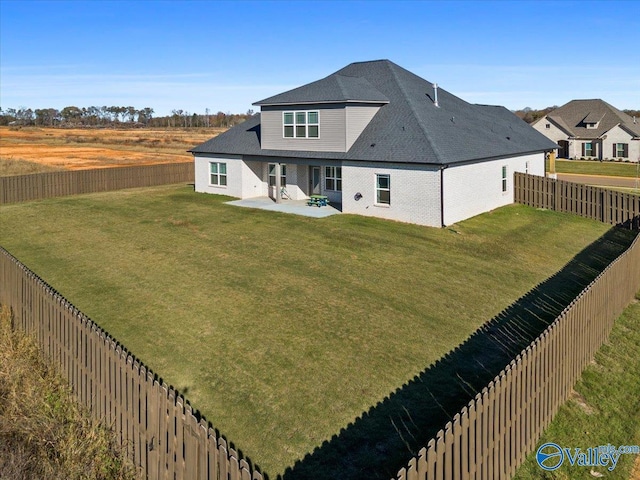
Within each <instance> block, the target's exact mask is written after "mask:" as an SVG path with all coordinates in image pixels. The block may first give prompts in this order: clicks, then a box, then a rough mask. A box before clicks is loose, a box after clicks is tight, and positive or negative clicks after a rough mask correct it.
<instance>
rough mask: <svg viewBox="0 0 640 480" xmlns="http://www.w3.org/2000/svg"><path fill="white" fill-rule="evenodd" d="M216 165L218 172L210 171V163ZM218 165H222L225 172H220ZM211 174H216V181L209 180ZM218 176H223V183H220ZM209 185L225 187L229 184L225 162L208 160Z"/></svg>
mask: <svg viewBox="0 0 640 480" xmlns="http://www.w3.org/2000/svg"><path fill="white" fill-rule="evenodd" d="M214 164H215V165H218V173H212V172H211V165H214ZM220 165H224V170H225V173H220ZM211 175H217V176H218V183H212V182H211ZM220 177H224V178H225V185H222V184H221V183H220ZM209 186H210V187H216V188H227V187H228V186H229V171H228V170H227V162H209Z"/></svg>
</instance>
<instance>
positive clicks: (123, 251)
mask: <svg viewBox="0 0 640 480" xmlns="http://www.w3.org/2000/svg"><path fill="white" fill-rule="evenodd" d="M227 200H228V198H223V197H219V196H214V195H206V194H196V193H194V192H193V189H192V188H190V187H187V186H165V187H157V188H152V189H134V190H127V191H120V192H110V193H104V194H93V195H84V196H76V197H66V198H59V199H50V200H45V201H39V202H32V203H27V204H16V205H6V206H2V207H0V223H1V225H2V228H0V245H2V246H3V247H5V248H6V249H7V250H9V251H10V252H11V253H13V254H14V255H15V256H16V257H18V258H19V259H20V260H22V261H23V262H24V263H25V264H26V265H27V266H28V267H29V268H31V269H32V270H34V271H35V272H37V273H38V274H39V275H40V276H41V277H42V278H44V280H45V281H47V282H48V283H49V284H51V285H53V286H54V287H55V288H56V289H57V290H58V291H60V292H61V293H62V294H63V295H64V296H65V297H67V298H68V299H69V300H70V301H71V302H72V303H73V304H75V305H76V306H77V307H78V308H80V309H81V310H82V311H84V312H85V313H86V314H88V315H89V316H90V317H91V318H92V319H93V320H94V321H96V322H97V323H98V324H99V325H101V326H102V327H103V328H104V329H105V330H107V331H108V332H109V333H110V334H111V335H113V336H114V337H115V338H116V339H117V340H118V341H121V342H122V343H123V344H124V345H126V346H127V348H128V349H129V350H130V351H131V352H132V353H133V354H134V355H136V356H137V357H138V358H140V359H141V360H142V361H143V362H144V363H145V364H147V365H148V366H149V367H150V368H151V369H153V370H154V371H155V372H157V373H159V374H161V375H162V376H163V377H164V379H165V380H166V381H167V382H169V383H171V384H172V385H174V386H175V387H177V388H178V389H179V390H180V391H181V392H182V393H184V394H185V395H186V397H187V398H188V399H189V400H190V401H191V402H192V404H193V405H194V406H195V407H196V408H197V409H199V410H200V411H201V412H203V414H204V415H205V416H206V417H207V418H208V419H209V420H210V421H212V422H213V423H214V425H215V427H217V428H219V429H220V431H221V432H222V433H223V434H225V435H226V436H228V438H229V439H230V440H232V441H233V442H235V443H236V445H237V446H238V447H239V448H241V449H242V450H243V452H244V453H245V454H246V455H248V456H249V457H250V458H252V459H253V460H254V461H255V462H257V463H258V464H259V465H260V466H261V467H262V468H263V469H264V470H266V471H267V472H268V473H270V474H271V476H272V477H274V476H275V475H276V474H277V473H281V472H283V471H284V469H285V468H286V467H287V466H291V465H292V464H293V463H294V462H295V461H296V460H297V459H300V458H302V457H303V456H304V455H305V454H306V453H308V452H311V451H312V450H313V449H314V447H316V446H319V445H320V444H321V443H322V442H323V441H324V440H327V439H330V438H331V436H332V435H334V434H336V433H338V432H339V430H340V428H341V427H344V426H346V425H347V424H348V423H349V422H352V421H353V420H354V419H355V418H356V417H358V416H360V415H361V414H362V412H363V411H366V410H368V409H369V408H370V407H371V406H373V405H375V404H376V403H377V402H379V401H380V400H382V399H383V398H384V397H385V396H386V395H388V394H389V393H390V392H392V391H394V390H395V389H396V388H398V387H400V386H401V385H403V384H404V383H405V382H407V380H409V379H411V378H413V377H414V375H416V374H418V373H419V372H421V371H422V370H424V369H425V368H426V367H427V366H428V365H429V364H431V363H432V362H434V361H435V360H437V359H438V358H440V357H441V356H442V355H443V354H445V353H446V352H448V351H449V350H451V349H452V348H453V347H455V346H456V345H458V344H460V343H461V342H463V341H464V340H465V338H467V336H468V335H469V334H470V333H472V332H473V331H474V330H475V329H477V328H478V327H479V326H480V325H481V324H482V323H484V322H485V321H487V320H489V319H491V318H492V317H493V316H495V315H496V314H498V313H499V312H500V311H502V310H503V309H504V308H505V307H506V306H508V305H509V304H511V303H512V302H514V301H515V300H516V299H518V298H519V297H520V296H522V295H524V294H525V293H526V292H527V291H529V290H530V289H531V288H532V287H534V286H535V285H536V284H538V283H539V282H541V281H542V280H544V279H545V278H547V277H549V276H550V275H552V274H553V273H554V272H556V271H558V270H559V269H560V268H562V266H563V265H565V264H566V263H567V262H568V261H569V260H570V259H571V258H572V257H573V256H574V255H575V254H576V253H577V252H579V251H580V250H581V249H583V248H584V247H585V246H586V245H588V244H590V243H591V242H593V241H594V240H595V239H597V238H598V237H600V236H601V235H602V234H604V233H605V232H606V231H607V229H608V227H607V226H605V225H602V224H599V223H596V222H592V221H588V220H585V219H582V218H579V217H575V216H570V215H565V214H558V213H555V212H550V211H544V210H536V209H532V208H528V207H524V206H519V205H513V206H509V207H506V208H502V209H499V210H496V211H494V212H492V213H489V214H485V215H481V216H478V217H475V218H473V219H470V220H467V221H465V222H461V223H460V224H457V225H454V226H453V227H451V228H447V229H434V228H426V227H420V226H415V225H408V224H402V223H396V222H389V221H384V220H378V219H373V218H365V217H361V216H354V215H336V216H332V217H329V218H326V219H313V218H307V217H300V216H294V215H286V214H278V213H273V212H264V211H256V210H251V209H245V208H238V207H233V206H229V205H225V204H224V202H225V201H227ZM407 458H408V455H407Z"/></svg>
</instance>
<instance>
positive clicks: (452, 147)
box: [191, 60, 557, 165]
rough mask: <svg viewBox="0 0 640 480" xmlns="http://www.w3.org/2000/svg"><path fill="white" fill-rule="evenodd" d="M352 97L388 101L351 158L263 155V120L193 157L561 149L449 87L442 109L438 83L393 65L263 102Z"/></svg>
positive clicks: (443, 155)
mask: <svg viewBox="0 0 640 480" xmlns="http://www.w3.org/2000/svg"><path fill="white" fill-rule="evenodd" d="M345 79H347V80H346V82H345ZM345 83H346V84H347V87H346V88H345ZM314 85H316V86H319V88H318V89H317V90H316V88H315V87H313V86H314ZM341 87H342V88H341ZM376 92H378V93H377V94H376ZM347 93H353V94H354V95H353V96H354V97H355V98H357V100H354V101H361V100H364V99H365V98H367V97H369V98H368V100H370V101H377V102H379V103H383V101H382V98H383V97H384V99H385V100H386V101H388V104H384V105H382V107H381V108H380V110H379V111H378V113H377V114H376V115H375V116H374V117H373V119H372V120H371V122H369V125H367V127H366V128H365V129H364V131H363V132H362V134H361V135H360V136H359V137H358V139H357V140H356V141H355V143H354V144H353V145H352V146H351V148H350V149H349V150H348V151H347V152H311V151H286V150H266V149H261V148H260V115H259V114H257V115H255V116H254V117H252V118H251V119H249V120H248V121H247V122H245V123H243V124H240V125H238V126H236V127H233V128H232V129H230V130H228V131H227V132H225V133H223V134H221V135H219V136H218V137H215V138H213V139H211V140H209V141H208V142H205V143H203V144H202V145H199V146H197V147H195V148H194V149H193V150H191V151H192V152H193V153H221V154H244V155H260V156H277V157H284V158H287V157H288V158H292V157H295V158H327V159H345V160H362V161H374V162H401V163H426V164H439V165H447V164H454V163H460V162H468V161H477V160H485V159H491V158H496V157H505V156H512V155H520V154H526V153H533V152H540V151H544V150H551V149H553V148H557V146H556V144H555V143H553V142H551V141H550V140H549V139H547V138H546V137H545V136H544V135H542V134H541V133H539V132H537V131H536V130H534V129H533V128H531V127H530V126H529V125H528V124H527V123H526V122H524V121H522V120H520V119H519V118H518V117H517V116H515V115H514V114H513V113H511V112H509V111H508V110H507V109H505V108H504V107H495V106H486V105H473V104H470V103H467V102H465V101H464V100H462V99H460V98H458V97H456V96H455V95H452V94H451V93H449V92H447V91H446V90H443V89H441V88H439V89H438V103H439V107H436V106H435V105H434V102H433V95H434V90H433V85H432V83H431V82H428V81H426V80H424V79H423V78H420V77H418V76H417V75H414V74H413V73H411V72H409V71H408V70H405V69H404V68H402V67H400V66H398V65H396V64H395V63H393V62H390V61H389V60H378V61H372V62H358V63H352V64H350V65H348V66H346V67H344V68H343V69H341V70H339V71H337V72H336V73H334V74H332V75H329V76H328V77H326V78H324V79H322V80H319V81H318V82H313V83H310V84H308V85H305V86H302V87H300V88H298V89H294V90H291V91H289V92H285V93H283V94H280V95H276V96H274V97H270V98H268V99H265V100H263V101H261V102H257V104H259V105H265V104H269V105H271V104H273V102H282V103H283V104H290V102H291V103H310V102H322V101H324V102H328V101H332V102H333V101H336V102H337V101H347V100H352V99H351V98H347V97H351V96H352V95H347ZM376 95H378V96H377V97H376ZM358 97H359V98H358Z"/></svg>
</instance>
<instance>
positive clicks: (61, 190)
mask: <svg viewBox="0 0 640 480" xmlns="http://www.w3.org/2000/svg"><path fill="white" fill-rule="evenodd" d="M194 176H195V173H194V168H193V162H181V163H164V164H158V165H141V166H134V167H114V168H98V169H93V170H74V171H63V172H47V173H35V174H31V175H18V176H14V177H0V205H2V204H5V203H15V202H26V201H29V200H39V199H42V198H49V197H62V196H65V195H77V194H81V193H96V192H107V191H111V190H121V189H124V188H136V187H152V186H155V185H168V184H172V183H186V182H193V181H194Z"/></svg>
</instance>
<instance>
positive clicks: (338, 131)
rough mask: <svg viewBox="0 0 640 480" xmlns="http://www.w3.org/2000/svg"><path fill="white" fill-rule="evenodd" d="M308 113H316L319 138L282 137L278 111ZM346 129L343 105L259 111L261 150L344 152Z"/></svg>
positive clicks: (274, 108) (273, 108)
mask: <svg viewBox="0 0 640 480" xmlns="http://www.w3.org/2000/svg"><path fill="white" fill-rule="evenodd" d="M309 110H317V111H319V112H320V118H319V122H320V128H319V132H320V133H319V135H320V136H319V138H284V135H283V125H282V112H299V111H309ZM346 130H347V129H346V115H345V109H344V105H336V106H331V105H321V106H320V105H304V106H295V107H280V106H278V107H263V108H262V111H261V125H260V135H261V142H262V144H261V147H262V148H264V149H269V150H302V151H311V152H346V151H347V150H346Z"/></svg>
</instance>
